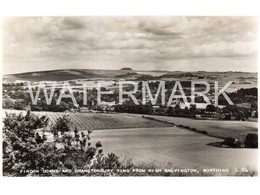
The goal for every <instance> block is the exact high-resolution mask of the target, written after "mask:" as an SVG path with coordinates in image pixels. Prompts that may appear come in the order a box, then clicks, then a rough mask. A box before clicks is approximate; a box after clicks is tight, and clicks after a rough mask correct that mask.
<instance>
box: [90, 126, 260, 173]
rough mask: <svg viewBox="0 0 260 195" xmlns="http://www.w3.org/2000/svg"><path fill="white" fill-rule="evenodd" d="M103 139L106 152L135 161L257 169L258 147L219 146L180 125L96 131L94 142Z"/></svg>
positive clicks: (216, 139)
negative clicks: (235, 147)
mask: <svg viewBox="0 0 260 195" xmlns="http://www.w3.org/2000/svg"><path fill="white" fill-rule="evenodd" d="M96 141H101V143H102V145H103V149H104V152H105V153H108V152H111V151H113V152H115V153H116V154H118V155H119V156H120V157H121V159H124V158H131V159H133V161H134V162H150V163H151V162H154V163H155V164H158V165H160V163H167V162H170V163H173V165H174V166H175V167H181V168H194V167H197V168H222V169H226V168H229V169H230V170H233V171H234V168H237V169H240V168H242V167H245V168H247V167H248V166H249V167H251V168H253V169H256V168H257V149H233V148H218V147H213V146H210V145H208V143H212V142H219V141H222V140H221V139H218V138H214V137H209V136H205V135H202V134H199V133H194V132H192V131H186V130H183V129H181V128H178V127H164V128H135V129H113V130H107V131H93V133H92V135H91V142H92V143H95V142H96Z"/></svg>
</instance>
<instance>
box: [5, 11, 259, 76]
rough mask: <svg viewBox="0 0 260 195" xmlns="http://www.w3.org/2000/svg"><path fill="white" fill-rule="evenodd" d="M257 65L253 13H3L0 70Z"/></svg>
mask: <svg viewBox="0 0 260 195" xmlns="http://www.w3.org/2000/svg"><path fill="white" fill-rule="evenodd" d="M122 67H130V68H132V69H135V70H168V71H175V70H177V71H245V72H256V71H257V18H256V17H230V16H229V17H220V16H217V17H184V16H181V17H177V16H153V17H150V16H142V17H141V16H140V17H137V16H135V17H134V16H133V17H130V16H125V17H123V16H115V17H111V16H92V17H6V18H4V20H3V74H12V73H20V72H31V71H42V70H52V69H53V70H54V69H77V68H78V69H121V68H122Z"/></svg>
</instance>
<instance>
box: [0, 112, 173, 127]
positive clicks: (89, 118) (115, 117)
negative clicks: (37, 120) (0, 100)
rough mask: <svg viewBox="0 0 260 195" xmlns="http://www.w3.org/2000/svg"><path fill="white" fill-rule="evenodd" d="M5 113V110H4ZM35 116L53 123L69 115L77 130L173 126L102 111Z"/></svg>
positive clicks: (44, 113)
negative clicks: (45, 118)
mask: <svg viewBox="0 0 260 195" xmlns="http://www.w3.org/2000/svg"><path fill="white" fill-rule="evenodd" d="M6 112H7V113H16V114H19V113H21V112H22V113H23V114H25V111H19V110H6ZM4 113H5V112H4ZM32 113H33V114H36V115H37V116H39V117H41V116H46V117H48V118H49V120H50V122H51V123H55V120H57V119H58V118H59V117H62V116H63V115H65V114H66V115H69V116H70V118H71V121H72V123H73V125H74V126H75V127H77V128H78V130H102V129H124V128H143V127H169V126H173V125H171V124H167V123H164V122H159V121H151V120H149V119H145V118H142V117H136V116H132V115H126V114H104V113H64V112H32Z"/></svg>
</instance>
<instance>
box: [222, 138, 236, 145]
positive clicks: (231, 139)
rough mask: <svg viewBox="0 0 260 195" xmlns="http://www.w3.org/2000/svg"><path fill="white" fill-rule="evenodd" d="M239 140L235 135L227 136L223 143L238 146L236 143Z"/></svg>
mask: <svg viewBox="0 0 260 195" xmlns="http://www.w3.org/2000/svg"><path fill="white" fill-rule="evenodd" d="M237 142H238V140H237V139H236V138H233V137H227V138H226V139H225V140H224V141H223V144H225V145H227V146H230V147H236V143H237Z"/></svg>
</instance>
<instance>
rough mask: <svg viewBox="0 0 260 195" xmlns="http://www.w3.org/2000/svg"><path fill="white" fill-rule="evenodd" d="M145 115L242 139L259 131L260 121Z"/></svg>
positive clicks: (216, 134) (211, 133)
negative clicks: (259, 122)
mask: <svg viewBox="0 0 260 195" xmlns="http://www.w3.org/2000/svg"><path fill="white" fill-rule="evenodd" d="M137 116H139V115H137ZM144 116H146V117H150V118H154V119H158V120H160V121H166V122H171V123H174V124H175V125H183V126H189V127H190V128H196V129H197V130H201V131H207V132H208V134H209V135H213V136H217V137H224V138H226V137H235V138H237V139H239V140H240V141H243V139H244V138H245V137H246V135H247V134H248V133H256V134H257V133H258V123H257V122H253V121H224V120H198V119H191V118H180V117H169V116H156V115H144ZM140 117H141V116H140Z"/></svg>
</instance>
